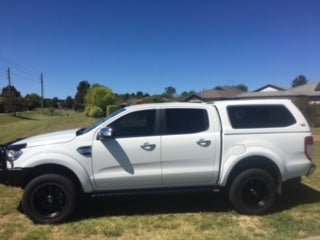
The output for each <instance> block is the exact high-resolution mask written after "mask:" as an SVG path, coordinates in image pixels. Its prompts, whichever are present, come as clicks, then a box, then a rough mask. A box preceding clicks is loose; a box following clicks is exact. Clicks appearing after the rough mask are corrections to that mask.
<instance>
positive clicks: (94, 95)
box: [85, 84, 115, 117]
mask: <svg viewBox="0 0 320 240" xmlns="http://www.w3.org/2000/svg"><path fill="white" fill-rule="evenodd" d="M114 101H115V95H114V93H113V92H112V91H111V89H110V88H108V87H105V86H102V85H99V84H95V85H93V86H92V87H91V88H90V89H89V91H88V93H87V94H86V95H85V104H86V114H87V115H88V116H90V112H92V111H91V109H92V108H95V109H96V108H97V107H98V108H100V109H101V111H100V112H101V114H102V113H103V114H105V113H106V109H107V106H108V105H110V104H113V103H114ZM97 117H98V116H97Z"/></svg>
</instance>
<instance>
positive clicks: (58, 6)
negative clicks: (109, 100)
mask: <svg viewBox="0 0 320 240" xmlns="http://www.w3.org/2000/svg"><path fill="white" fill-rule="evenodd" d="M319 13H320V1H317V0H299V1H298V0H282V1H277V0H259V1H257V0H241V1H238V0H234V1H231V0H225V1H224V0H210V1H209V0H161V1H160V0H159V1H155V0H154V1H152V0H104V1H103V0H76V1H75V0H50V1H49V0H28V1H24V0H20V1H18V0H0V88H2V87H3V86H5V85H6V83H7V80H6V76H5V74H6V72H5V70H6V69H7V67H10V68H11V72H12V82H13V84H14V85H15V86H16V87H17V88H18V90H20V91H21V92H22V93H23V94H26V93H30V92H37V93H40V84H39V76H40V72H43V73H44V77H45V96H46V97H55V96H57V97H59V98H65V97H66V96H68V95H71V96H74V94H75V92H76V87H77V85H78V83H79V82H80V81H81V80H88V81H89V82H90V83H100V84H103V85H106V86H108V87H110V88H111V89H112V90H113V91H114V92H117V93H125V92H136V91H143V92H148V93H150V94H155V93H161V92H163V91H164V88H165V87H167V86H173V87H175V88H176V89H177V92H178V93H181V92H182V91H189V90H196V91H201V90H203V89H210V88H213V87H215V86H217V85H231V84H238V83H244V84H246V85H247V86H248V87H249V89H250V90H254V89H256V88H259V87H261V86H263V85H265V84H269V83H271V84H278V85H282V86H290V83H291V81H292V80H293V79H294V78H295V77H296V76H297V75H299V74H304V75H305V76H306V77H307V78H308V79H309V80H310V81H316V80H320V14H319Z"/></svg>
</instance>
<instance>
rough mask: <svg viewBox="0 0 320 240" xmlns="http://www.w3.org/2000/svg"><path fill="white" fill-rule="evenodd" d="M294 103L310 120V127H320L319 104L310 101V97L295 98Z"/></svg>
mask: <svg viewBox="0 0 320 240" xmlns="http://www.w3.org/2000/svg"><path fill="white" fill-rule="evenodd" d="M294 103H295V104H296V106H297V107H298V108H299V109H300V111H301V112H302V113H303V115H304V116H305V118H306V119H307V120H308V122H309V124H310V127H320V105H319V104H316V103H310V99H309V98H308V97H304V98H299V99H297V100H295V101H294Z"/></svg>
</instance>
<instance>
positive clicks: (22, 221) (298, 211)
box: [0, 113, 320, 240]
mask: <svg viewBox="0 0 320 240" xmlns="http://www.w3.org/2000/svg"><path fill="white" fill-rule="evenodd" d="M93 121H94V120H93V119H90V118H86V117H85V116H84V115H83V114H79V113H70V114H69V116H62V115H54V116H48V115H44V114H41V113H26V114H23V115H22V116H21V117H19V118H14V117H11V116H6V115H0V143H5V142H8V141H11V140H14V139H16V138H19V137H27V136H31V135H35V134H40V133H45V132H50V131H56V130H62V129H68V128H77V127H83V126H88V125H90V124H91V123H92V122H93ZM317 132H318V130H317ZM319 147H320V144H319V143H316V144H315V152H314V161H315V163H316V164H317V165H318V166H319V165H320V148H319ZM21 194H22V190H21V189H19V188H12V187H6V186H4V185H0V240H2V239H3V240H7V239H17V240H18V239H19V240H20V239H30V240H36V239H57V240H61V239H66V240H68V239H78V240H79V239H88V240H89V239H130V240H131V239H155V240H156V239H273V240H274V239H302V238H305V237H309V236H313V235H317V234H320V204H319V203H320V172H319V171H316V172H315V174H314V175H312V176H311V177H309V178H304V179H303V183H302V184H301V185H298V186H291V185H285V186H284V194H283V196H282V197H281V198H280V199H279V200H278V202H277V205H276V207H275V209H274V211H273V212H272V213H271V214H269V215H266V216H260V217H256V216H251V217H249V216H243V215H239V214H237V213H236V212H235V211H233V210H232V209H231V207H230V205H229V203H228V202H227V201H226V199H225V197H223V196H220V195H214V194H184V195H166V196H163V195H159V196H158V195H157V196H131V197H114V198H107V199H98V200H94V199H89V200H84V201H83V202H82V203H81V205H80V206H79V208H78V210H77V213H76V214H75V216H74V217H73V219H71V221H70V222H68V223H65V224H60V225H55V226H47V225H45V226H43V225H35V224H33V223H32V222H31V221H30V220H29V219H28V218H27V217H26V216H25V215H23V214H22V213H21V212H20V211H19V202H20V200H21Z"/></svg>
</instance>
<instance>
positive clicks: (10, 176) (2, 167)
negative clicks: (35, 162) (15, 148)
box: [0, 145, 29, 186]
mask: <svg viewBox="0 0 320 240" xmlns="http://www.w3.org/2000/svg"><path fill="white" fill-rule="evenodd" d="M7 149H9V148H8V147H7V146H5V145H0V183H2V184H5V185H9V186H22V184H23V182H24V181H23V180H24V179H25V177H26V176H27V175H28V174H29V170H28V169H24V168H12V169H8V168H7V155H6V150H7Z"/></svg>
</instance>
